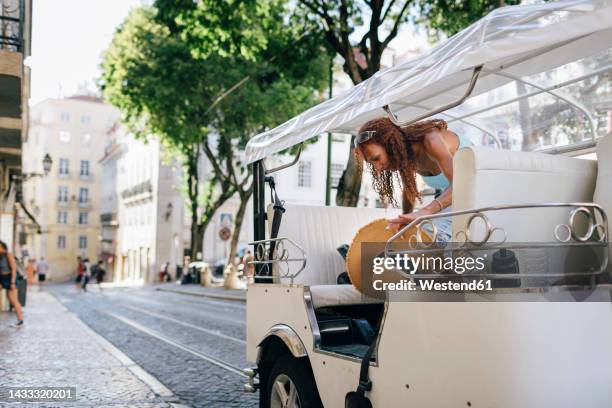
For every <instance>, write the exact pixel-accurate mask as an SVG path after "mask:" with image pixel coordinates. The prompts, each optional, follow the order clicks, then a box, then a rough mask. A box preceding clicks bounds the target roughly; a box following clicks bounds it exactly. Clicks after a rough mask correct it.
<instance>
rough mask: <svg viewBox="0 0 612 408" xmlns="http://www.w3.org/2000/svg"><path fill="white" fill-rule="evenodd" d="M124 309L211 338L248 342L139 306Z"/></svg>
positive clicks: (243, 343)
mask: <svg viewBox="0 0 612 408" xmlns="http://www.w3.org/2000/svg"><path fill="white" fill-rule="evenodd" d="M124 307H125V308H127V309H130V310H133V311H135V312H139V313H144V314H146V315H149V316H151V317H155V318H157V319H162V320H166V321H169V322H172V323H175V324H178V325H181V326H184V327H188V328H190V329H193V330H197V331H201V332H202V333H206V334H209V335H211V336H216V337H220V338H222V339H225V340H230V341H233V342H236V343H240V344H242V345H245V344H246V341H244V340H242V339H239V338H237V337H233V336H229V335H227V334H223V333H221V332H220V331H218V330H210V329H205V328H203V327H200V326H196V325H195V324H191V323H187V322H184V321H182V320H178V319H175V318H173V317H170V316H164V315H162V314H159V313H155V312H151V311H149V310H146V309H143V308H140V307H137V306H128V305H125V306H124Z"/></svg>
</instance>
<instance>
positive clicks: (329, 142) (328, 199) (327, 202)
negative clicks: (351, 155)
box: [325, 57, 334, 206]
mask: <svg viewBox="0 0 612 408" xmlns="http://www.w3.org/2000/svg"><path fill="white" fill-rule="evenodd" d="M333 85H334V57H331V59H330V61H329V99H331V97H332V88H333ZM331 149H332V134H331V132H330V133H328V134H327V177H326V180H325V205H326V206H329V205H330V202H331Z"/></svg>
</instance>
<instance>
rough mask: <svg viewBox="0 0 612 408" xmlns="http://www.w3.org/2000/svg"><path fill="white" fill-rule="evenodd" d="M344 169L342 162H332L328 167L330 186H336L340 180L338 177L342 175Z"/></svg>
mask: <svg viewBox="0 0 612 408" xmlns="http://www.w3.org/2000/svg"><path fill="white" fill-rule="evenodd" d="M343 171H344V164H342V163H332V164H331V169H330V173H331V174H330V176H331V188H338V182H340V177H342V172H343Z"/></svg>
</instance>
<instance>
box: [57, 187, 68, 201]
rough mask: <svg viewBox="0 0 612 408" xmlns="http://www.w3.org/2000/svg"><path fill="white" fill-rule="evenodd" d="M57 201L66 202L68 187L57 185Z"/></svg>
mask: <svg viewBox="0 0 612 408" xmlns="http://www.w3.org/2000/svg"><path fill="white" fill-rule="evenodd" d="M57 201H59V202H60V203H67V202H68V187H65V186H59V187H58V188H57Z"/></svg>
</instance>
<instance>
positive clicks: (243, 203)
mask: <svg viewBox="0 0 612 408" xmlns="http://www.w3.org/2000/svg"><path fill="white" fill-rule="evenodd" d="M250 197H251V191H248V192H246V193H245V194H243V195H241V197H240V205H239V206H238V211H236V214H235V216H234V230H233V231H232V238H231V240H230V250H229V255H228V257H227V263H228V264H230V263H232V262H233V261H234V258H235V257H236V252H237V247H238V240H239V239H240V230H241V229H242V221H243V220H244V214H245V212H246V208H247V204H248V202H249V198H250Z"/></svg>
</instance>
